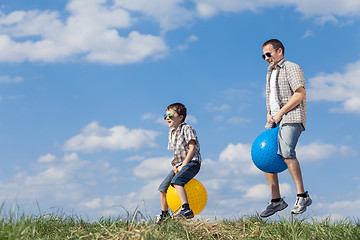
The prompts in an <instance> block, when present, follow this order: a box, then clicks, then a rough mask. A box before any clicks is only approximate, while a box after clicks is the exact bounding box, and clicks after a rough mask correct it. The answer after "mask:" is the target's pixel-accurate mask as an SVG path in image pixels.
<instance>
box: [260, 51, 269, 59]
mask: <svg viewBox="0 0 360 240" xmlns="http://www.w3.org/2000/svg"><path fill="white" fill-rule="evenodd" d="M265 57H268V58H271V53H269V52H267V53H265V54H263V55H262V58H263V59H264V60H265Z"/></svg>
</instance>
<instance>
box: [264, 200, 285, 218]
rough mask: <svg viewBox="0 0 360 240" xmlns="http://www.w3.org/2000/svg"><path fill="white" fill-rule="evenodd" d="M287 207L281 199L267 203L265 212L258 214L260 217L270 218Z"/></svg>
mask: <svg viewBox="0 0 360 240" xmlns="http://www.w3.org/2000/svg"><path fill="white" fill-rule="evenodd" d="M287 206H288V204H287V203H286V202H285V201H284V199H282V198H281V199H280V201H279V202H269V205H268V206H267V208H266V209H265V211H263V212H262V213H261V214H260V217H263V218H264V217H270V216H271V215H273V214H274V213H276V212H278V211H281V210H283V209H285V208H286V207H287Z"/></svg>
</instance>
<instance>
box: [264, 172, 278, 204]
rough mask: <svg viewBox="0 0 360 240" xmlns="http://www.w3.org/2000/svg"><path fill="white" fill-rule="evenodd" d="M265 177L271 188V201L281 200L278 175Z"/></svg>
mask: <svg viewBox="0 0 360 240" xmlns="http://www.w3.org/2000/svg"><path fill="white" fill-rule="evenodd" d="M265 177H266V180H267V182H268V184H269V186H270V191H271V199H276V198H280V188H279V179H278V175H277V173H265Z"/></svg>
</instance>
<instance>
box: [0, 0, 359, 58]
mask: <svg viewBox="0 0 360 240" xmlns="http://www.w3.org/2000/svg"><path fill="white" fill-rule="evenodd" d="M159 6H161V7H159ZM185 6H188V7H185ZM277 6H285V7H295V9H296V10H297V11H299V12H301V13H302V14H303V15H305V16H308V17H313V18H315V22H316V23H318V24H324V23H325V22H333V23H337V22H338V19H337V17H339V16H340V17H345V18H350V17H355V18H358V17H359V15H360V3H359V1H357V0H340V1H335V0H330V2H329V1H325V0H321V1H316V2H314V1H310V0H291V1H286V0H272V1H271V4H269V1H264V0H261V1H252V0H245V1H238V0H227V1H223V0H193V1H190V2H188V3H187V4H186V5H185V4H184V1H182V0H153V1H148V0H132V1H126V0H113V1H107V0H88V1H82V0H69V1H68V2H67V5H66V8H65V11H66V12H65V13H64V12H63V11H50V10H45V11H40V10H36V9H35V10H29V11H21V10H19V11H14V12H10V13H9V14H5V13H2V12H0V51H1V55H0V62H24V61H30V62H33V61H37V62H38V61H39V62H57V61H65V60H69V59H70V60H73V59H75V60H79V59H81V60H85V61H89V62H99V63H106V64H131V63H139V62H142V61H144V60H145V59H148V58H151V59H159V58H163V57H165V56H166V55H167V54H168V53H169V47H168V46H167V44H166V43H165V41H164V36H165V33H166V32H167V31H169V30H173V29H176V28H179V27H183V26H187V25H189V24H191V23H192V22H194V21H195V20H196V19H197V18H211V17H213V16H215V15H216V14H218V13H219V12H233V13H239V12H242V11H249V10H250V11H254V12H256V11H259V10H262V9H265V8H273V7H277ZM149 21H153V22H154V24H155V25H158V26H159V29H160V32H161V33H160V36H157V35H154V34H151V33H141V32H139V31H138V30H136V29H137V28H136V27H137V26H138V25H140V24H142V23H144V22H146V23H147V22H149ZM122 30H125V31H124V32H126V33H122ZM193 41H197V37H196V36H190V37H189V38H188V39H187V41H186V43H185V45H181V46H178V49H180V50H184V49H186V48H187V47H188V44H189V43H190V42H193Z"/></svg>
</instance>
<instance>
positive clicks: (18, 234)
mask: <svg viewBox="0 0 360 240" xmlns="http://www.w3.org/2000/svg"><path fill="white" fill-rule="evenodd" d="M136 215H137V213H134V214H132V216H127V217H124V218H118V219H112V218H102V219H100V220H98V221H94V222H89V221H84V220H82V219H81V218H80V217H78V216H66V215H64V214H59V213H50V214H41V215H31V214H27V215H26V214H22V215H20V216H18V215H17V216H14V214H4V213H1V216H0V239H31V240H36V239H194V240H198V239H324V240H325V239H326V240H328V239H360V221H359V220H357V221H350V220H343V221H337V222H333V221H330V220H322V221H316V220H312V219H299V218H294V219H282V220H278V221H269V220H263V219H261V218H259V217H258V216H250V217H243V218H239V219H233V220H221V221H217V222H208V221H202V220H171V219H168V220H166V221H165V222H163V223H162V224H161V225H156V224H155V223H154V219H149V220H146V221H144V220H140V221H139V220H136Z"/></svg>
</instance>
